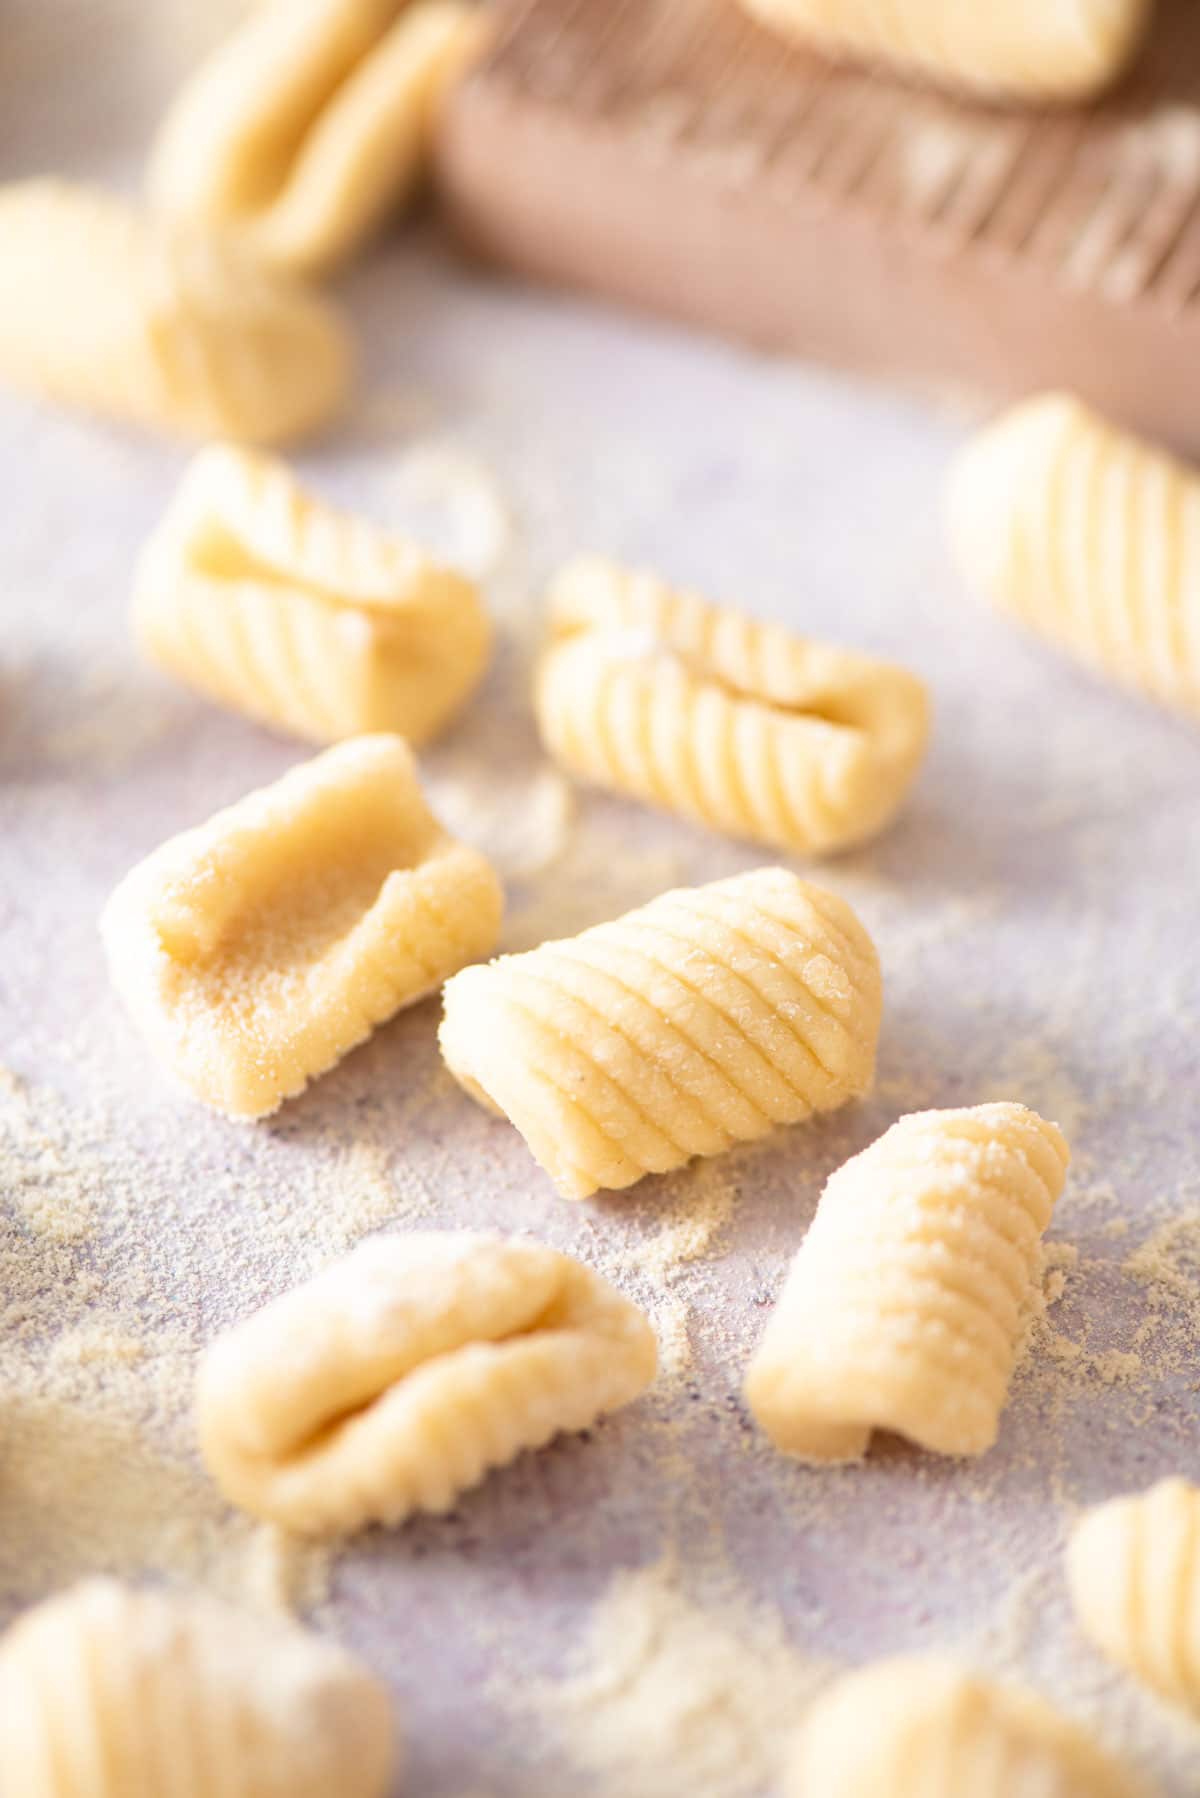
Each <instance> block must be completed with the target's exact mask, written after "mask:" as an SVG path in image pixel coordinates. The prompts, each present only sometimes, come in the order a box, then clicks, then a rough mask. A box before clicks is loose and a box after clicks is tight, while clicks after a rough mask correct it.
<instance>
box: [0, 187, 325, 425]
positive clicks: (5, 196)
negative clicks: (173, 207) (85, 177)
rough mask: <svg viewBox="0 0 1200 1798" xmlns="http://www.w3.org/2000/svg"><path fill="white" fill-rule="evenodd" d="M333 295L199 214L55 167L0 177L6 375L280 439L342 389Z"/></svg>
mask: <svg viewBox="0 0 1200 1798" xmlns="http://www.w3.org/2000/svg"><path fill="white" fill-rule="evenodd" d="M351 366H352V355H351V349H350V340H349V337H348V336H347V334H346V332H345V330H344V329H343V326H342V323H341V319H340V316H339V314H338V313H337V312H336V311H335V309H334V308H333V306H332V305H331V304H330V303H329V302H328V301H326V300H323V299H321V298H319V297H318V296H317V295H316V294H314V293H311V292H310V291H309V290H308V289H307V288H304V287H302V286H300V285H299V284H297V283H296V282H294V281H291V280H288V279H286V278H285V277H284V276H282V275H279V274H273V273H270V272H269V271H268V270H267V269H265V268H264V267H263V265H262V264H261V262H260V261H259V259H258V257H256V256H255V255H254V254H253V253H251V252H250V251H248V250H246V249H243V248H241V247H239V246H238V245H236V244H234V243H232V242H230V241H229V240H228V239H227V238H226V237H224V236H221V235H219V234H217V233H213V232H209V231H207V230H204V229H202V228H199V227H197V226H194V225H184V224H176V223H171V222H169V221H165V220H162V219H155V218H151V217H149V216H147V215H143V214H141V213H139V212H137V211H135V210H134V209H133V208H132V207H130V206H128V205H127V204H126V203H125V202H123V201H121V200H118V199H115V198H113V197H112V196H111V195H109V194H105V193H101V192H99V191H98V190H95V189H92V188H87V187H74V186H71V185H69V184H67V183H65V182H60V181H49V180H45V181H25V182H21V183H18V184H17V185H14V186H10V187H4V188H0V374H2V375H3V376H4V378H5V379H6V380H8V381H11V382H12V383H13V384H14V385H16V386H19V387H23V388H26V389H28V390H30V391H32V392H34V393H39V394H43V395H45V396H46V397H48V398H50V399H54V400H60V401H63V402H65V403H66V404H69V405H75V406H82V407H84V408H85V409H87V410H89V411H93V412H99V413H107V414H110V415H111V416H113V417H115V418H122V419H127V420H129V421H131V422H134V423H137V424H141V425H147V426H152V427H156V428H158V429H161V430H165V431H169V432H172V433H176V434H179V435H182V436H185V437H201V438H204V437H230V438H234V439H236V440H238V441H240V442H247V443H277V442H283V441H285V440H287V439H289V438H293V437H298V436H301V435H302V434H303V433H304V432H306V431H308V430H311V429H313V428H314V427H315V426H317V425H319V424H321V423H322V422H323V421H324V420H325V419H326V418H327V417H328V416H329V414H330V413H331V412H333V411H334V410H335V409H336V408H337V406H338V405H340V404H341V402H342V400H343V399H344V398H345V396H346V392H347V389H348V387H349V385H350V379H351Z"/></svg>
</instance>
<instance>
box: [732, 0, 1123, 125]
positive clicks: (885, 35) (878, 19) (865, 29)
mask: <svg viewBox="0 0 1200 1798" xmlns="http://www.w3.org/2000/svg"><path fill="white" fill-rule="evenodd" d="M742 4H743V5H744V6H745V7H746V8H747V10H748V11H750V12H752V13H755V14H756V15H757V16H758V17H759V18H760V19H762V20H763V22H764V23H765V24H767V25H771V26H774V27H776V28H777V29H778V30H779V31H782V32H784V33H786V34H787V35H789V36H794V37H796V38H797V39H799V40H800V41H801V42H802V43H806V44H811V45H812V47H813V48H814V49H817V50H821V51H824V52H825V53H826V54H827V55H832V56H839V57H840V56H850V57H865V58H868V59H870V60H872V61H879V62H885V63H894V64H896V66H897V67H899V68H901V69H911V70H913V71H915V72H916V73H918V74H922V75H926V76H928V77H930V78H931V79H932V80H934V81H940V82H945V83H947V84H948V85H950V86H952V87H964V88H970V89H973V90H974V91H976V92H978V93H982V94H993V95H995V96H997V97H1008V98H1011V99H1022V98H1025V99H1031V100H1043V101H1072V100H1083V99H1087V98H1088V97H1089V96H1091V95H1093V94H1097V93H1100V92H1102V91H1103V89H1105V88H1107V87H1111V85H1112V84H1113V82H1115V81H1116V80H1117V79H1118V78H1119V77H1120V76H1121V75H1122V74H1124V72H1125V70H1126V69H1127V68H1128V66H1129V64H1130V62H1131V61H1132V60H1133V57H1134V55H1135V54H1136V52H1137V50H1138V48H1139V46H1140V44H1141V41H1142V38H1143V37H1144V35H1145V32H1146V27H1147V24H1148V22H1149V19H1150V13H1151V7H1152V4H1153V0H1071V4H1070V5H1066V6H1060V5H1056V4H1055V5H1051V4H1046V0H1015V3H1014V0H1005V4H1003V5H989V4H984V5H971V4H967V5H964V4H963V0H742Z"/></svg>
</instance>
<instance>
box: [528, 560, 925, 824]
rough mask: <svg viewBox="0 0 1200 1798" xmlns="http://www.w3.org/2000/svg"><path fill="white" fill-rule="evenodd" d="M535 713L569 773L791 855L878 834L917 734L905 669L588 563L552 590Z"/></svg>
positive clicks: (906, 777) (917, 712)
mask: <svg viewBox="0 0 1200 1798" xmlns="http://www.w3.org/2000/svg"><path fill="white" fill-rule="evenodd" d="M535 703H536V706H537V715H538V724H539V727H540V729H541V733H542V739H543V741H544V743H545V745H546V747H547V749H548V750H549V752H550V754H551V755H553V756H554V758H555V759H556V760H557V761H558V762H559V763H560V764H561V765H562V766H563V767H564V768H566V769H567V770H568V771H569V772H570V773H572V774H576V775H579V776H580V777H581V778H583V779H584V780H588V781H592V782H594V783H595V784H596V785H598V786H604V787H609V788H612V789H613V790H614V791H616V792H618V793H628V794H630V795H631V796H632V797H633V798H636V799H642V800H645V801H646V802H648V803H649V804H654V805H660V806H663V807H665V808H666V809H667V810H670V811H675V812H680V813H682V814H683V815H684V816H685V817H689V818H694V819H697V820H698V821H699V822H700V823H703V824H708V825H711V826H712V828H713V829H715V830H723V831H728V832H729V834H730V835H731V836H737V837H746V838H748V839H750V840H751V841H753V842H756V843H765V844H767V845H769V846H771V847H772V848H776V849H785V850H787V849H790V850H796V851H800V852H803V853H823V852H827V851H832V850H837V849H844V848H847V847H849V846H850V845H851V844H854V843H861V842H863V841H865V840H866V839H867V838H868V837H872V836H874V835H875V834H876V833H877V832H878V831H880V830H882V829H883V827H884V825H886V824H887V823H888V822H889V821H890V819H891V818H892V816H893V814H894V813H895V812H896V810H897V808H898V807H899V805H900V804H901V802H902V801H903V799H904V797H905V795H906V793H907V792H908V789H909V786H910V785H911V783H912V780H913V777H914V775H915V774H916V771H917V768H918V767H919V765H920V762H921V757H922V756H923V754H924V751H925V744H926V739H927V737H928V734H929V702H928V698H927V695H926V692H925V688H924V686H923V685H922V683H921V682H920V681H919V680H918V679H917V678H916V676H915V675H912V674H909V673H908V672H907V671H906V670H904V669H902V668H897V667H895V666H893V665H892V664H891V663H887V662H878V661H874V660H872V659H871V658H870V657H868V656H863V655H858V654H857V653H856V652H854V651H853V650H848V649H838V648H834V647H832V646H830V645H828V644H822V643H812V642H808V641H806V640H804V639H802V638H799V637H796V636H793V635H792V634H791V633H790V632H789V631H785V630H783V629H782V628H781V627H780V626H779V625H771V624H759V623H757V622H756V621H755V620H754V619H752V618H746V617H744V616H743V615H742V614H741V613H739V612H734V611H731V610H729V609H727V608H723V607H719V606H714V605H710V604H709V603H708V602H707V601H705V600H703V599H700V598H699V597H698V596H697V595H696V594H694V593H684V592H679V591H677V590H676V589H674V588H671V587H668V586H667V585H666V584H665V583H664V582H662V581H660V580H658V579H657V578H656V577H655V576H654V575H651V574H647V573H639V572H634V571H631V570H628V569H624V568H619V567H617V566H616V565H615V564H613V563H611V562H604V561H601V560H599V559H597V558H585V559H580V560H578V561H576V562H572V563H570V564H569V565H568V566H567V567H566V568H564V569H563V570H562V572H561V573H560V574H559V575H558V577H557V578H556V580H555V581H554V583H553V585H552V587H551V591H550V630H549V637H548V641H547V643H546V647H545V649H544V651H543V653H542V657H541V661H540V663H539V666H538V671H537V686H536V701H535Z"/></svg>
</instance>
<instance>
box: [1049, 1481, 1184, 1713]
mask: <svg viewBox="0 0 1200 1798" xmlns="http://www.w3.org/2000/svg"><path fill="white" fill-rule="evenodd" d="M1067 1583H1068V1585H1069V1587H1070V1592H1071V1602H1072V1604H1073V1606H1074V1609H1075V1615H1076V1617H1077V1618H1078V1620H1079V1624H1080V1627H1081V1628H1082V1630H1083V1632H1084V1634H1085V1635H1086V1636H1087V1637H1088V1638H1089V1640H1090V1641H1092V1642H1093V1643H1094V1644H1095V1645H1096V1647H1097V1648H1099V1649H1100V1650H1101V1652H1102V1653H1103V1654H1105V1655H1107V1656H1108V1658H1109V1660H1110V1661H1113V1662H1115V1663H1116V1665H1117V1666H1118V1667H1122V1668H1124V1670H1125V1671H1126V1672H1127V1673H1132V1674H1133V1676H1134V1678H1135V1679H1138V1680H1141V1682H1142V1683H1143V1685H1146V1686H1149V1687H1151V1688H1152V1690H1154V1691H1155V1692H1157V1693H1159V1695H1160V1696H1161V1697H1163V1698H1169V1699H1170V1700H1171V1701H1172V1702H1173V1703H1175V1704H1179V1705H1182V1706H1183V1707H1184V1708H1185V1709H1187V1710H1189V1711H1192V1712H1197V1713H1200V1486H1195V1485H1191V1484H1189V1483H1188V1481H1186V1480H1181V1479H1170V1480H1160V1481H1159V1483H1158V1485H1156V1486H1152V1487H1151V1488H1150V1490H1149V1491H1148V1492H1142V1493H1136V1494H1133V1495H1131V1496H1129V1497H1124V1498H1114V1499H1111V1500H1110V1501H1109V1502H1108V1503H1107V1504H1102V1505H1097V1506H1096V1507H1095V1508H1094V1509H1092V1510H1090V1511H1086V1512H1085V1513H1084V1515H1083V1517H1082V1518H1081V1519H1080V1521H1079V1522H1078V1523H1077V1524H1076V1526H1075V1528H1074V1530H1073V1532H1072V1534H1071V1540H1070V1544H1069V1546H1068V1550H1067Z"/></svg>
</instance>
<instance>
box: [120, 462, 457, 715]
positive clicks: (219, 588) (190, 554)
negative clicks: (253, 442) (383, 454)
mask: <svg viewBox="0 0 1200 1798" xmlns="http://www.w3.org/2000/svg"><path fill="white" fill-rule="evenodd" d="M133 625H134V631H135V634H136V636H137V638H138V641H139V644H140V646H141V648H142V649H143V651H144V652H145V653H146V655H148V656H149V657H150V659H151V660H152V661H155V662H157V663H158V664H159V665H160V667H163V668H165V669H166V670H167V672H168V673H170V674H174V675H176V676H178V678H179V679H180V680H184V681H187V682H188V683H189V684H190V685H192V686H194V687H198V688H199V689H200V691H201V692H203V693H206V694H208V695H209V697H210V698H213V699H216V700H217V701H219V702H220V703H222V704H225V705H229V706H232V707H233V708H234V709H235V710H237V711H242V712H245V713H247V715H248V716H250V717H252V718H258V719H261V720H262V721H263V722H265V723H267V724H276V725H279V726H280V727H281V728H283V729H285V730H291V731H295V732H296V734H297V735H298V736H302V737H308V738H311V739H315V740H316V741H317V742H331V741H333V740H335V739H337V738H339V737H348V736H354V735H356V734H358V733H360V732H363V731H387V730H394V731H398V732H399V733H400V734H401V735H402V736H404V737H407V739H408V740H409V742H410V743H423V742H425V741H426V739H427V738H429V737H431V736H433V735H434V733H435V732H436V731H437V730H438V729H439V728H440V727H441V726H442V725H443V724H445V723H446V721H447V720H448V719H449V718H450V716H451V715H452V713H453V712H454V711H455V710H457V708H458V707H459V706H461V705H462V703H463V702H464V700H465V699H466V698H467V696H468V694H469V693H470V692H471V691H472V690H473V688H474V687H475V686H476V685H477V684H478V682H479V679H480V677H481V675H482V674H483V670H484V668H485V666H486V664H487V657H488V652H489V649H490V646H491V630H490V626H489V624H488V619H487V614H486V612H485V611H484V609H483V606H482V605H481V604H480V601H479V596H478V594H477V592H476V590H475V588H474V586H473V585H472V583H471V582H470V581H468V580H465V579H464V578H463V577H462V576H461V575H458V574H455V573H453V572H452V571H451V570H450V569H447V568H441V567H439V566H438V565H437V564H436V563H435V562H433V561H431V560H430V559H429V558H428V557H427V556H426V555H424V554H423V553H422V551H421V550H419V549H418V548H417V547H416V546H415V545H414V544H412V543H408V542H406V541H404V540H403V539H401V538H398V537H393V536H389V535H388V534H387V533H386V532H384V531H382V530H379V529H377V528H376V527H375V526H373V525H371V524H368V523H367V521H366V520H365V519H359V518H353V517H349V516H347V515H345V514H343V513H339V512H335V511H334V510H333V508H332V507H330V506H326V505H323V504H322V503H321V502H320V501H319V500H316V499H313V498H312V497H311V496H310V495H309V494H307V493H305V492H304V490H303V489H302V488H301V487H300V486H299V485H298V484H297V482H296V481H295V480H293V478H292V476H291V474H290V473H289V472H288V470H287V469H286V468H285V467H284V466H283V465H282V464H281V463H278V462H273V461H270V460H268V459H267V458H265V457H263V456H259V455H255V454H253V453H252V452H249V451H246V450H237V449H231V448H228V447H226V446H223V445H215V446H213V447H212V448H209V449H206V450H202V451H201V452H200V454H199V456H198V457H197V458H196V460H195V462H194V463H193V465H192V467H191V469H190V470H189V472H188V474H187V475H186V476H185V478H184V482H183V485H182V487H181V489H180V491H179V493H178V494H177V496H176V498H175V501H174V503H173V505H172V506H171V508H170V510H169V511H168V513H167V516H166V518H165V519H164V520H163V522H162V524H161V525H160V526H159V528H158V530H157V531H156V532H155V534H154V536H153V537H152V538H151V539H150V542H149V543H148V544H147V546H146V549H145V550H144V552H143V554H142V559H141V563H140V565H139V569H138V575H137V581H136V584H135V588H134V602H133Z"/></svg>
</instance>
